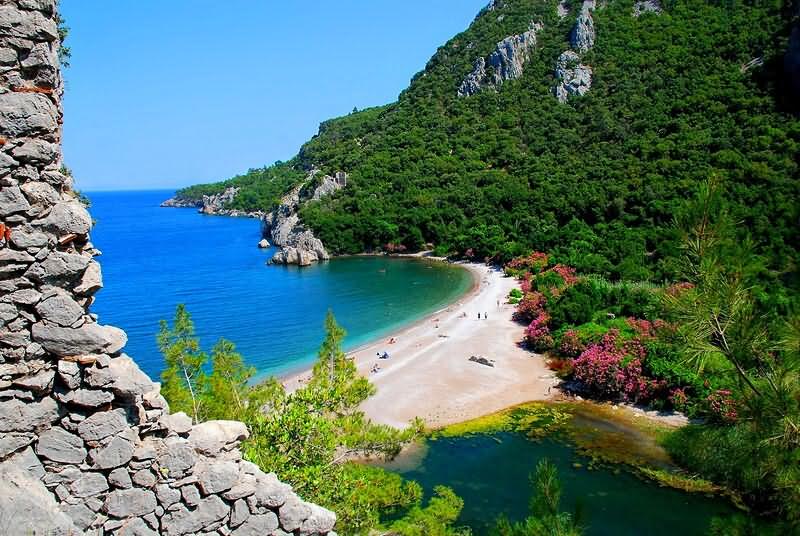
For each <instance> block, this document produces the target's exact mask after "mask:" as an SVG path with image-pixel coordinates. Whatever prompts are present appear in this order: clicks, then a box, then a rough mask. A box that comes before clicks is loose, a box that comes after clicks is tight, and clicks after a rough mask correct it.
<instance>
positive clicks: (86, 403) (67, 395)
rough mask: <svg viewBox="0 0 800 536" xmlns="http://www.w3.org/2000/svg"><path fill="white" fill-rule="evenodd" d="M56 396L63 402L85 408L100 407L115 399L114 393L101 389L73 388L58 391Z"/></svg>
mask: <svg viewBox="0 0 800 536" xmlns="http://www.w3.org/2000/svg"><path fill="white" fill-rule="evenodd" d="M56 398H58V400H59V401H60V402H61V403H62V404H72V405H74V406H81V407H84V408H99V407H100V406H105V405H106V404H110V403H111V402H113V401H114V395H112V394H111V393H109V392H108V391H102V390H99V389H73V390H71V391H66V392H63V393H56Z"/></svg>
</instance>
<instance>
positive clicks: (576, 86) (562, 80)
mask: <svg viewBox="0 0 800 536" xmlns="http://www.w3.org/2000/svg"><path fill="white" fill-rule="evenodd" d="M555 76H556V80H557V82H558V84H557V85H556V86H555V87H554V88H553V93H554V94H555V96H556V98H557V99H558V101H559V102H560V103H562V104H564V103H565V102H567V100H568V99H569V97H570V96H572V95H577V96H583V95H586V93H588V92H589V89H591V87H592V68H591V67H589V66H588V65H583V64H581V63H580V58H579V57H578V55H577V54H576V53H575V52H573V51H572V50H567V51H565V52H563V53H562V54H561V55H560V56H559V57H558V60H557V61H556V68H555Z"/></svg>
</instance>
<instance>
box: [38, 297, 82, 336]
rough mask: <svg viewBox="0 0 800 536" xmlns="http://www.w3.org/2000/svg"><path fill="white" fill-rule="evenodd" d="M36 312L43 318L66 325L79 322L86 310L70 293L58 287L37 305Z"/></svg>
mask: <svg viewBox="0 0 800 536" xmlns="http://www.w3.org/2000/svg"><path fill="white" fill-rule="evenodd" d="M36 312H37V313H39V316H40V317H41V318H42V320H46V321H47V322H50V323H53V324H58V325H59V326H64V327H66V326H71V325H73V324H74V323H75V322H77V321H78V320H79V319H80V318H81V317H82V316H83V313H84V310H83V307H81V306H80V305H78V302H76V301H75V300H73V299H72V296H70V294H68V293H67V292H66V291H64V290H62V289H56V290H55V291H54V292H52V293H50V294H49V295H48V296H46V297H45V298H44V299H43V300H42V301H40V302H39V303H38V304H37V305H36Z"/></svg>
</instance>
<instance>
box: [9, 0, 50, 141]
mask: <svg viewBox="0 0 800 536" xmlns="http://www.w3.org/2000/svg"><path fill="white" fill-rule="evenodd" d="M5 9H6V8H5V6H0V33H2V28H1V27H2V23H3V20H2V19H3V11H5ZM57 129H58V111H57V110H56V107H55V105H54V104H53V101H51V100H50V98H48V97H47V96H46V95H41V94H39V93H15V92H13V91H9V92H7V93H0V135H3V136H7V137H9V138H20V137H24V136H35V135H38V134H49V133H54V132H56V130H57Z"/></svg>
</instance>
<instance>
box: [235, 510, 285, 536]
mask: <svg viewBox="0 0 800 536" xmlns="http://www.w3.org/2000/svg"><path fill="white" fill-rule="evenodd" d="M277 528H278V516H276V515H275V514H273V513H272V512H269V513H267V514H264V515H258V516H250V517H248V518H247V520H246V521H245V522H244V524H243V525H242V526H240V527H239V528H237V529H236V530H234V531H233V532H232V533H231V536H260V535H262V534H272V533H273V531H274V530H275V529H277Z"/></svg>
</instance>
